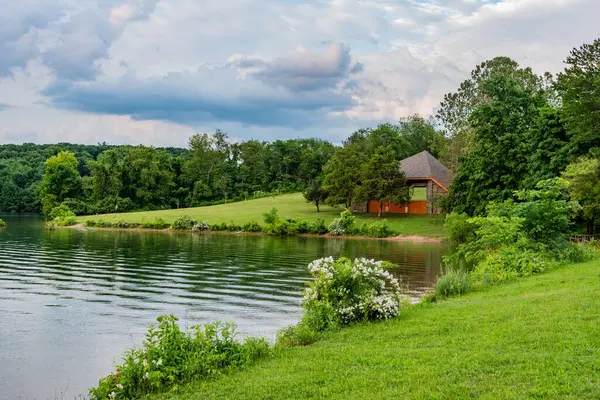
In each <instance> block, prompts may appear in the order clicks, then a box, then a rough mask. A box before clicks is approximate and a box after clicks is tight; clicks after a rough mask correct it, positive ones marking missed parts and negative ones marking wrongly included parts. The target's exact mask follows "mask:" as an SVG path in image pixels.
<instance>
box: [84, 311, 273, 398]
mask: <svg viewBox="0 0 600 400" xmlns="http://www.w3.org/2000/svg"><path fill="white" fill-rule="evenodd" d="M157 320H158V327H154V326H150V328H149V329H148V332H147V333H146V340H145V341H144V344H143V347H142V348H134V349H131V350H129V351H128V352H127V353H126V354H125V356H124V358H123V362H122V364H121V365H119V366H117V368H116V371H115V372H114V373H112V374H110V375H108V376H107V377H105V378H102V379H100V382H99V384H98V386H97V387H95V388H92V389H90V397H91V399H92V400H100V399H102V400H104V399H134V398H139V397H141V396H144V395H146V394H149V393H156V392H161V391H165V390H167V389H169V388H171V387H175V386H178V385H180V384H181V383H184V382H187V381H189V380H191V379H192V378H195V379H197V378H207V377H210V376H212V375H215V374H218V373H219V372H220V371H221V370H224V369H225V368H231V367H241V366H244V365H247V364H249V363H251V362H252V361H254V360H256V359H257V358H260V357H264V356H266V355H267V354H268V353H269V352H270V349H269V345H268V343H267V342H266V341H265V340H264V339H255V338H247V339H246V340H245V341H244V342H238V341H236V339H235V337H236V334H235V325H234V324H233V323H226V324H221V323H219V322H215V323H214V324H207V325H204V327H200V326H193V327H191V328H190V331H189V332H187V333H186V332H183V331H181V329H180V328H179V326H178V325H177V318H175V317H174V316H172V315H163V316H161V317H159V318H158V319H157Z"/></svg>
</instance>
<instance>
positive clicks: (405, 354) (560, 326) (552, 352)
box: [159, 259, 600, 400]
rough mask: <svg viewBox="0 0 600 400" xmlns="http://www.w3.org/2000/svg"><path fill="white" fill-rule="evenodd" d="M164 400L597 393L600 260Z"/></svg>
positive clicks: (423, 309) (289, 353) (331, 340)
mask: <svg viewBox="0 0 600 400" xmlns="http://www.w3.org/2000/svg"><path fill="white" fill-rule="evenodd" d="M159 398H160V399H170V400H200V399H202V400H204V399H321V398H327V399H405V398H410V399H470V398H478V399H523V398H535V399H548V398H551V399H598V398H600V260H598V259H596V260H594V261H591V262H587V263H585V264H578V265H572V266H569V267H565V268H562V269H559V270H556V271H553V272H550V273H548V274H546V275H540V276H536V277H532V278H528V279H525V280H522V281H519V282H517V283H513V284H508V285H505V286H501V287H496V288H491V289H488V290H487V291H485V292H480V293H474V294H471V295H467V296H465V297H462V298H455V299H450V300H447V301H444V302H441V303H437V304H435V303H434V304H428V305H418V306H414V307H412V308H410V309H409V310H407V311H406V312H404V314H403V315H402V316H401V317H400V318H399V319H397V320H393V321H387V322H382V323H374V324H366V325H361V326H357V327H353V328H349V329H345V330H342V331H340V332H337V333H332V334H329V335H328V336H327V337H326V338H325V339H323V340H321V341H319V342H317V343H315V344H313V345H311V346H308V347H304V348H292V349H285V350H282V351H281V352H280V353H278V354H276V355H275V356H273V357H272V358H270V359H267V360H263V361H260V362H258V363H257V364H255V365H254V366H251V367H248V368H247V369H245V370H243V371H238V372H233V373H230V374H228V375H224V376H222V377H220V378H218V379H217V380H215V381H209V382H197V383H194V384H191V385H188V386H186V387H184V388H183V390H182V391H181V392H179V393H176V394H170V395H163V396H162V397H159Z"/></svg>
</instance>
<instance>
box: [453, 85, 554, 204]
mask: <svg viewBox="0 0 600 400" xmlns="http://www.w3.org/2000/svg"><path fill="white" fill-rule="evenodd" d="M481 90H482V92H483V93H484V94H485V95H486V96H488V97H489V98H490V101H489V102H487V103H485V104H482V105H480V106H478V107H477V108H476V109H475V110H473V111H472V113H471V115H470V117H469V123H470V125H471V127H472V129H473V130H474V145H473V150H472V151H471V153H470V154H469V155H468V156H466V157H464V158H463V162H462V163H461V164H460V166H459V169H458V172H457V174H456V176H455V179H454V182H453V183H452V186H451V190H450V198H449V202H450V205H451V207H452V208H453V209H454V210H456V211H457V212H466V213H468V214H482V213H483V212H484V211H485V207H486V205H487V204H488V203H489V202H490V201H498V200H505V199H508V198H510V197H511V196H512V194H513V192H514V191H515V190H518V189H520V188H521V186H522V182H523V181H524V179H525V178H526V177H527V174H528V172H529V169H528V163H529V160H530V157H531V147H530V138H531V132H532V131H533V130H535V129H536V124H537V122H538V118H539V115H540V109H541V108H542V107H544V106H545V105H546V104H547V103H546V99H545V96H544V93H543V91H540V90H537V89H535V88H532V87H530V86H527V85H524V84H523V82H522V81H521V80H519V79H515V78H512V77H508V76H504V75H494V76H492V77H490V79H488V80H487V81H486V82H485V83H484V84H483V85H482V87H481Z"/></svg>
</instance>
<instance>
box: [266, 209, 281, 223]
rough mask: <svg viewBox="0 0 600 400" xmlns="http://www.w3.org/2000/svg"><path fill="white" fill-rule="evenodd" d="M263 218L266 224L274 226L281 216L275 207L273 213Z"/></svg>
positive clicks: (270, 212)
mask: <svg viewBox="0 0 600 400" xmlns="http://www.w3.org/2000/svg"><path fill="white" fill-rule="evenodd" d="M263 218H264V221H265V224H268V225H269V224H274V223H275V221H277V220H278V219H279V215H278V214H277V209H276V208H275V207H273V208H271V211H269V212H268V213H264V214H263Z"/></svg>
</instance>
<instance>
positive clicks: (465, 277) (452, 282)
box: [425, 268, 471, 302]
mask: <svg viewBox="0 0 600 400" xmlns="http://www.w3.org/2000/svg"><path fill="white" fill-rule="evenodd" d="M470 291H471V276H470V275H469V273H468V272H466V271H464V270H455V269H451V268H450V269H448V270H447V271H446V272H445V273H444V274H443V275H442V276H440V278H439V279H438V281H437V283H436V285H435V290H434V294H435V299H445V298H447V297H450V296H456V295H461V294H465V293H468V292H470ZM425 302H427V300H425Z"/></svg>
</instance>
